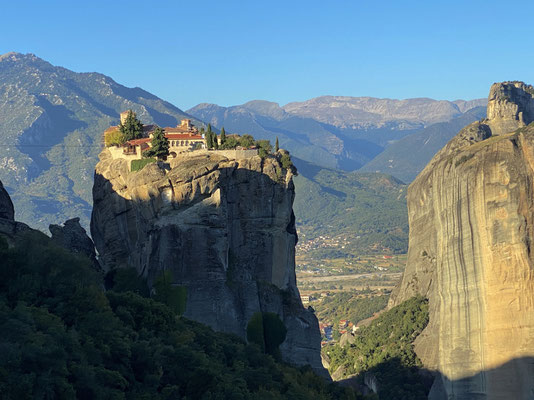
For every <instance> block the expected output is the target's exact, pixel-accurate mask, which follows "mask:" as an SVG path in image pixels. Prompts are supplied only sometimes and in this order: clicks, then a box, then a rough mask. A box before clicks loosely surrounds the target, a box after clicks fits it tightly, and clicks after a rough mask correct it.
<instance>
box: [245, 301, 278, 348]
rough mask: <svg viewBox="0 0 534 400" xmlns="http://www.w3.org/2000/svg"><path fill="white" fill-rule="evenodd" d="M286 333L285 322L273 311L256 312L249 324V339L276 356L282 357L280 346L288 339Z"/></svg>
mask: <svg viewBox="0 0 534 400" xmlns="http://www.w3.org/2000/svg"><path fill="white" fill-rule="evenodd" d="M286 334H287V329H286V327H285V325H284V323H283V322H282V320H281V319H280V317H279V316H278V314H276V313H272V312H264V313H262V312H259V311H258V312H256V313H254V314H253V315H252V317H251V318H250V321H249V322H248V325H247V340H248V341H249V342H251V343H255V344H257V345H258V346H260V348H261V349H262V351H265V352H266V353H267V354H270V355H272V356H274V357H276V358H279V357H280V350H279V348H278V347H279V346H280V345H281V344H282V343H283V342H284V340H286Z"/></svg>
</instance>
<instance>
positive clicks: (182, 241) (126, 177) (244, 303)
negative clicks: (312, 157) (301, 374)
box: [91, 150, 326, 374]
mask: <svg viewBox="0 0 534 400" xmlns="http://www.w3.org/2000/svg"><path fill="white" fill-rule="evenodd" d="M280 155H281V153H280V154H278V156H280ZM100 160H101V161H100V162H99V163H98V165H97V166H96V173H95V184H94V187H93V197H94V208H93V214H92V220H91V233H92V237H93V240H94V242H95V245H96V248H97V250H98V252H99V254H100V257H101V258H100V260H101V263H102V264H103V267H104V268H105V269H108V270H109V269H112V268H120V267H133V268H136V269H137V271H138V273H139V274H141V275H143V276H144V277H146V278H147V279H148V282H149V284H152V283H153V282H154V280H155V279H156V277H157V276H158V275H159V274H161V273H162V271H164V270H169V271H171V272H172V275H173V278H174V284H176V285H180V286H185V287H186V288H187V305H186V311H185V316H186V317H189V318H191V319H194V320H196V321H199V322H202V323H205V324H207V325H209V326H211V327H213V328H214V329H216V330H220V331H224V332H232V333H235V334H237V335H239V336H241V337H243V338H244V337H246V326H247V323H248V321H249V320H250V317H251V316H252V315H253V314H254V313H255V312H257V311H264V312H265V311H269V312H275V313H277V314H278V315H279V316H280V317H281V319H282V321H283V322H284V324H285V325H286V327H287V329H288V334H287V338H286V341H285V342H284V343H283V344H282V346H281V350H282V354H283V357H284V358H285V359H286V360H287V361H289V362H292V363H295V364H309V365H311V366H312V367H313V368H315V369H316V371H318V372H319V373H322V374H325V373H326V372H325V370H324V369H323V368H322V365H321V359H320V333H319V329H318V323H317V319H316V317H315V316H314V315H313V313H311V312H310V311H308V310H306V309H304V308H303V306H302V304H301V302H300V296H299V293H298V289H297V286H296V278H295V244H296V241H297V235H296V230H295V218H294V215H293V211H292V204H293V199H294V187H293V181H292V173H291V171H289V170H285V169H283V168H282V166H281V165H280V163H279V161H278V159H277V158H276V157H268V158H266V159H264V160H262V159H260V158H259V157H257V156H256V157H252V158H247V159H242V160H238V161H236V160H229V159H227V158H225V157H222V156H218V155H216V153H215V152H211V153H209V154H206V153H204V154H200V153H199V154H196V155H195V153H191V155H188V156H183V157H180V158H178V159H175V160H173V161H172V162H171V165H170V168H169V167H165V166H163V165H158V164H149V165H147V166H145V167H144V168H143V169H142V170H141V171H139V172H129V171H128V168H127V163H126V161H124V160H121V159H115V160H113V159H112V158H111V157H110V154H109V152H108V151H107V150H104V151H103V152H102V154H101V155H100Z"/></svg>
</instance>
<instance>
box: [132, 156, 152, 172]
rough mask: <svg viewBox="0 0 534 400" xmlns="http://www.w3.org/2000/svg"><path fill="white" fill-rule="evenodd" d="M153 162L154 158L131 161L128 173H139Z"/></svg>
mask: <svg viewBox="0 0 534 400" xmlns="http://www.w3.org/2000/svg"><path fill="white" fill-rule="evenodd" d="M153 162H156V159H155V158H143V159H141V160H132V164H131V166H130V171H132V172H134V171H141V170H142V169H143V168H144V167H145V165H147V164H151V163H153Z"/></svg>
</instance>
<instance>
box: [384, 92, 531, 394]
mask: <svg viewBox="0 0 534 400" xmlns="http://www.w3.org/2000/svg"><path fill="white" fill-rule="evenodd" d="M533 94H534V89H533V87H532V86H527V85H525V84H523V83H519V82H505V83H501V84H494V85H493V86H492V88H491V91H490V96H489V102H488V119H486V120H483V121H481V122H475V123H473V124H471V125H469V126H467V127H466V128H464V129H463V130H462V131H461V132H460V133H459V134H458V135H457V136H456V137H455V138H454V139H452V140H451V141H450V142H449V143H448V144H447V145H446V146H445V147H444V148H443V149H442V150H441V151H440V152H439V153H438V154H436V156H435V157H434V158H433V159H432V161H431V162H430V163H429V165H428V166H427V167H426V168H425V169H424V170H423V171H422V172H421V174H419V176H418V177H417V178H416V180H415V181H414V182H413V183H412V184H411V185H410V187H409V190H408V212H409V223H410V246H409V252H408V261H407V267H406V271H405V273H404V276H403V279H402V282H401V284H400V286H399V287H398V288H397V290H396V291H395V292H394V293H393V294H392V297H391V300H390V305H396V304H399V303H401V302H402V301H404V300H406V299H407V298H409V297H411V296H413V295H414V294H422V295H424V296H426V297H428V299H429V307H430V322H429V324H428V326H427V328H426V329H425V331H424V332H423V333H422V334H421V335H420V337H418V338H417V340H416V343H415V347H416V352H417V354H418V355H419V357H420V358H421V360H422V361H423V363H424V364H425V366H426V367H428V368H430V369H432V370H436V371H439V373H440V374H439V376H438V378H437V379H436V381H435V383H434V386H433V388H432V391H431V394H430V398H432V399H446V398H455V399H473V398H477V399H478V398H480V399H511V398H514V399H516V398H517V399H527V398H528V399H530V398H533V397H532V396H533V395H534V369H533V368H532V363H533V359H532V358H530V357H533V356H534V255H533V252H532V249H531V246H532V243H531V242H532V238H533V237H534V127H533V126H529V127H525V125H527V124H529V123H530V122H532V120H533V119H534V113H533V112H532V110H533V104H534V100H533Z"/></svg>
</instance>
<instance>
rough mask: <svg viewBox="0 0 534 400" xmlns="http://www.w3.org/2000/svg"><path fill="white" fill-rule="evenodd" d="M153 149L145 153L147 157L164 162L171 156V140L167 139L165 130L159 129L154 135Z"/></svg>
mask: <svg viewBox="0 0 534 400" xmlns="http://www.w3.org/2000/svg"><path fill="white" fill-rule="evenodd" d="M151 145H152V147H150V149H148V150H147V151H145V152H144V153H143V155H144V156H146V157H157V158H158V159H161V160H164V159H166V158H167V156H168V155H169V140H168V139H167V138H166V137H165V134H164V133H163V129H161V128H160V127H157V128H156V129H155V130H154V133H153V134H152V142H151Z"/></svg>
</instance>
